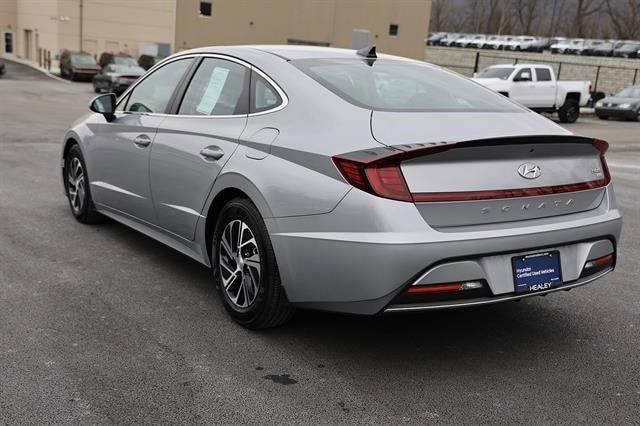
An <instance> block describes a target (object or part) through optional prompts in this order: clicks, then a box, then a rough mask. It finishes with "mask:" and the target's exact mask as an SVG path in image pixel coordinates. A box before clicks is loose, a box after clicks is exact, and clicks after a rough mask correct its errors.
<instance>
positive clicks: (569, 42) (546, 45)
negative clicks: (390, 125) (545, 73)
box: [425, 33, 640, 58]
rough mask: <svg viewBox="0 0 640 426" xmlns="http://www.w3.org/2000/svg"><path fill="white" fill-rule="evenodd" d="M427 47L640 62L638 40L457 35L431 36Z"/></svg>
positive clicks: (436, 34) (427, 41) (437, 34)
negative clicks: (507, 51) (594, 57)
mask: <svg viewBox="0 0 640 426" xmlns="http://www.w3.org/2000/svg"><path fill="white" fill-rule="evenodd" d="M425 42H426V44H427V46H446V47H468V48H475V49H492V50H513V51H523V52H543V51H545V50H549V51H550V52H551V53H558V54H569V55H586V56H615V57H621V58H640V41H638V40H604V39H599V40H594V39H583V38H565V37H553V38H548V37H534V36H525V35H521V36H513V35H485V34H460V33H432V34H429V36H428V37H427V38H426V39H425Z"/></svg>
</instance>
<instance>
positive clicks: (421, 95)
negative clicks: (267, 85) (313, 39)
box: [291, 59, 521, 112]
mask: <svg viewBox="0 0 640 426" xmlns="http://www.w3.org/2000/svg"><path fill="white" fill-rule="evenodd" d="M291 63H292V64H293V65H294V66H296V67H297V68H299V69H300V70H302V71H303V72H304V73H306V74H307V75H308V76H310V77H311V78H313V79H314V80H316V81H317V82H318V83H320V84H322V85H323V86H324V87H326V88H327V89H329V90H331V91H332V92H333V93H335V94H336V95H338V96H340V97H341V98H343V99H344V100H346V101H348V102H351V103H352V104H354V105H357V106H360V107H363V108H367V109H373V110H376V111H399V112H400V111H403V112H509V111H514V112H515V111H521V109H520V108H519V107H517V106H516V105H514V104H513V103H511V102H510V101H509V100H507V99H505V98H504V97H503V96H501V95H499V94H497V93H495V92H493V91H491V90H489V89H486V88H484V87H482V86H480V85H479V84H476V83H474V82H472V81H469V80H467V79H466V78H463V77H460V76H458V75H457V74H455V73H452V72H449V71H445V70H443V69H440V68H435V67H432V66H429V65H426V64H421V63H418V62H410V61H397V60H391V59H377V60H376V61H375V62H373V63H372V64H371V65H369V63H367V61H365V60H362V59H305V60H298V61H291Z"/></svg>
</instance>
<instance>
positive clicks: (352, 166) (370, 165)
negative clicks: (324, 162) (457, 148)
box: [333, 144, 454, 202]
mask: <svg viewBox="0 0 640 426" xmlns="http://www.w3.org/2000/svg"><path fill="white" fill-rule="evenodd" d="M453 145H454V144H416V145H404V146H403V148H405V149H407V150H405V151H402V150H399V149H395V148H374V149H369V150H365V151H358V152H352V153H349V154H344V155H338V156H335V157H333V162H334V164H335V165H336V167H337V168H338V170H339V171H340V173H341V174H342V176H343V177H344V178H345V180H346V181H347V182H349V183H350V184H351V185H353V186H355V187H356V188H358V189H361V190H363V191H365V192H368V193H370V194H373V195H377V196H379V197H384V198H390V199H392V200H398V201H409V202H413V196H412V195H411V192H410V191H409V187H408V186H407V182H406V181H405V180H404V176H403V174H402V170H401V169H400V163H401V162H402V161H405V160H408V159H410V158H415V157H420V156H422V155H427V154H434V153H436V152H442V151H445V150H447V149H449V148H450V147H452V146H453Z"/></svg>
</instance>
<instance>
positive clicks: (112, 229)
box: [0, 65, 640, 424]
mask: <svg viewBox="0 0 640 426" xmlns="http://www.w3.org/2000/svg"><path fill="white" fill-rule="evenodd" d="M93 96H94V93H93V91H92V87H91V84H87V83H65V82H59V81H55V80H52V79H50V78H47V77H45V76H43V75H40V74H37V73H34V72H33V71H28V70H26V69H23V67H19V66H15V65H10V66H8V70H7V75H6V76H4V77H3V78H0V423H71V422H73V423H104V422H114V423H125V422H126V423H130V422H149V423H151V422H154V423H161V422H162V423H167V422H180V423H186V422H190V423H191V422H197V423H214V422H217V423H279V422H290V423H310V424H315V423H347V422H348V423H431V422H442V423H479V422H482V423H489V422H490V423H516V422H527V423H607V424H609V423H613V424H620V423H627V424H628V423H637V422H638V419H640V283H639V282H638V279H637V277H638V275H639V274H640V262H639V260H640V242H639V241H640V122H632V123H629V122H617V121H612V120H609V121H607V122H603V121H599V120H596V119H593V118H589V117H583V118H581V119H580V121H579V122H578V123H576V124H574V125H570V126H568V128H570V129H571V130H572V131H574V132H576V133H580V134H584V135H589V136H595V137H600V138H603V139H606V140H608V141H609V142H610V143H611V151H610V153H609V155H608V159H609V164H610V168H611V171H612V174H613V178H614V186H615V189H616V192H617V198H618V203H619V205H620V208H621V209H622V211H623V214H624V215H625V218H624V229H623V237H622V241H621V243H620V246H619V257H618V268H617V270H616V271H615V272H614V273H612V274H609V275H608V276H607V277H605V278H604V279H602V280H600V281H598V282H596V283H594V284H592V285H589V286H585V287H582V288H579V289H575V290H573V291H571V292H568V293H567V292H561V293H556V294H553V295H550V296H548V297H545V298H542V297H540V298H533V299H528V300H525V301H522V302H519V303H515V302H514V303H507V304H501V305H496V306H490V307H483V308H477V309H467V310H456V311H445V312H433V313H425V314H412V315H404V316H389V317H380V318H361V317H352V316H341V315H332V314H325V313H314V312H300V313H298V314H297V316H296V317H295V318H294V320H293V321H292V322H291V323H290V324H288V325H286V326H284V327H281V328H278V329H274V330H268V331H261V332H252V331H247V330H245V329H242V328H241V327H239V326H237V325H236V324H235V323H233V322H232V321H231V320H230V319H229V318H228V316H227V315H226V313H225V312H224V309H223V308H222V305H221V304H220V303H219V301H218V300H217V299H218V295H217V293H216V292H215V290H214V288H213V286H212V284H211V280H210V278H209V271H208V270H207V269H206V268H204V267H202V266H200V265H199V264H197V263H195V262H194V261H191V260H190V259H188V258H186V257H184V256H182V255H180V254H179V253H177V252H175V251H173V250H171V249H169V248H167V247H165V246H163V245H161V244H160V243H157V242H155V241H153V240H151V239H149V238H146V237H144V236H142V235H140V234H138V233H136V232H135V231H132V230H130V229H128V228H126V227H124V226H122V225H119V224H117V223H115V222H112V221H108V222H106V223H104V224H102V225H98V226H84V225H81V224H79V223H78V222H76V221H75V220H74V219H73V217H72V216H71V214H70V212H69V207H68V204H67V202H66V200H65V198H64V197H63V194H62V186H61V179H60V170H59V151H60V143H61V138H62V135H63V132H64V131H65V129H66V128H67V127H68V126H69V125H70V124H71V123H72V122H73V121H74V120H75V119H76V118H78V117H79V116H81V115H82V114H85V113H86V112H88V110H87V104H88V101H89V100H90V99H91V98H92V97H93Z"/></svg>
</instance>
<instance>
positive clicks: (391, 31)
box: [389, 24, 398, 37]
mask: <svg viewBox="0 0 640 426" xmlns="http://www.w3.org/2000/svg"><path fill="white" fill-rule="evenodd" d="M389 35H390V36H391V37H396V36H397V35H398V24H390V25H389Z"/></svg>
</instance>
